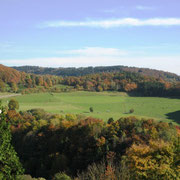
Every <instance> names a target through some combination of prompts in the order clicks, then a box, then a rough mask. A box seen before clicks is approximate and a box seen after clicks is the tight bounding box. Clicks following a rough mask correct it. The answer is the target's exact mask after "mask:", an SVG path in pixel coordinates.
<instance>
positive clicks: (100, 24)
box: [38, 18, 180, 28]
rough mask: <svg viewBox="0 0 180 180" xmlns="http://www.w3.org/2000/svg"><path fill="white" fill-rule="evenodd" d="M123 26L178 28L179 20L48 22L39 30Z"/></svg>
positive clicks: (125, 19)
mask: <svg viewBox="0 0 180 180" xmlns="http://www.w3.org/2000/svg"><path fill="white" fill-rule="evenodd" d="M123 26H180V18H152V19H137V18H123V19H107V20H87V21H61V20H60V21H50V22H44V23H42V24H40V25H39V26H38V27H39V28H48V27H49V28H58V27H98V28H114V27H123Z"/></svg>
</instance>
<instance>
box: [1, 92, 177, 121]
mask: <svg viewBox="0 0 180 180" xmlns="http://www.w3.org/2000/svg"><path fill="white" fill-rule="evenodd" d="M11 98H12V97H11ZM11 98H4V99H2V101H3V104H4V105H7V103H8V100H9V99H11ZM13 98H14V99H17V100H18V102H19V105H20V109H19V110H28V109H32V108H43V109H44V110H46V111H48V112H52V113H61V114H67V113H75V114H82V115H85V116H93V117H97V118H101V119H104V120H105V121H106V120H108V119H109V118H110V117H113V118H114V119H115V120H116V119H118V118H120V117H122V116H137V117H140V118H154V119H156V120H158V121H166V122H175V123H177V124H179V123H180V122H179V119H180V99H171V98H160V97H130V96H128V95H127V94H126V93H121V92H99V93H98V92H66V93H38V94H27V95H21V96H16V97H13ZM90 107H93V109H94V112H89V108H90ZM130 109H134V112H133V113H131V114H130V113H129V110H130Z"/></svg>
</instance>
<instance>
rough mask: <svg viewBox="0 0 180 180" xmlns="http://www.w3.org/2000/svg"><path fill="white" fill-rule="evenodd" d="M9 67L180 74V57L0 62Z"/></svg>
mask: <svg viewBox="0 0 180 180" xmlns="http://www.w3.org/2000/svg"><path fill="white" fill-rule="evenodd" d="M0 63H2V64H5V65H8V66H15V65H16V66H20V65H21V66H22V65H33V66H34V65H36V66H43V67H87V66H102V65H103V66H111V65H125V66H136V67H146V68H153V69H159V70H165V71H170V72H174V73H177V74H179V67H180V56H169V57H168V56H153V57H147V56H144V57H101V58H100V57H83V56H79V57H50V58H32V59H11V60H7V59H6V60H3V59H1V60H0ZM179 75H180V74H179Z"/></svg>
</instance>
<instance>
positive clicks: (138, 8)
mask: <svg viewBox="0 0 180 180" xmlns="http://www.w3.org/2000/svg"><path fill="white" fill-rule="evenodd" d="M136 9H137V10H140V11H145V10H155V9H156V8H155V7H150V6H141V5H138V6H136Z"/></svg>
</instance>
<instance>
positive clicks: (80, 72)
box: [13, 66, 180, 81]
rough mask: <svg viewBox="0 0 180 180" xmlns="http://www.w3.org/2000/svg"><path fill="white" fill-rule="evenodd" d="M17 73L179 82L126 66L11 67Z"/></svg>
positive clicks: (173, 77) (170, 75)
mask: <svg viewBox="0 0 180 180" xmlns="http://www.w3.org/2000/svg"><path fill="white" fill-rule="evenodd" d="M13 68H15V69H17V70H18V71H24V72H26V73H34V74H51V75H57V76H84V75H87V74H94V73H102V72H124V71H125V72H136V73H139V74H140V75H145V76H151V77H155V78H162V79H163V80H166V81H180V76H178V75H176V74H174V73H170V72H164V71H158V70H154V69H148V68H136V67H127V66H100V67H81V68H45V67H38V66H20V67H13Z"/></svg>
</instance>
